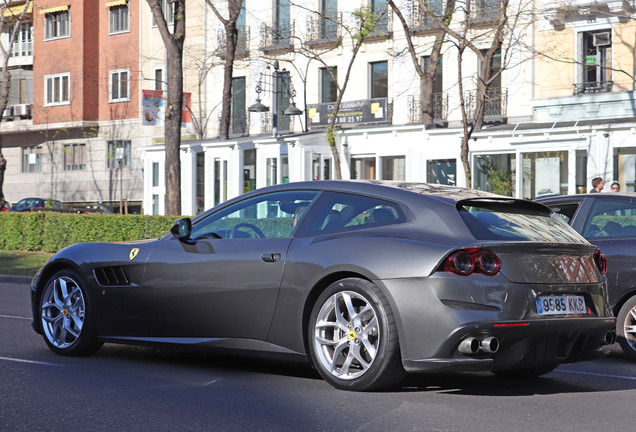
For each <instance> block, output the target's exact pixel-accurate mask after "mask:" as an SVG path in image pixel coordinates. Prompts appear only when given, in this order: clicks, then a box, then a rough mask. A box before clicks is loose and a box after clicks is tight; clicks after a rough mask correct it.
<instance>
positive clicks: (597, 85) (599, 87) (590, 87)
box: [574, 81, 614, 95]
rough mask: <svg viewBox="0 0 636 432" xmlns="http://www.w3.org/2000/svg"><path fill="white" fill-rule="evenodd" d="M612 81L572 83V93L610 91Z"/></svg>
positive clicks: (612, 84)
mask: <svg viewBox="0 0 636 432" xmlns="http://www.w3.org/2000/svg"><path fill="white" fill-rule="evenodd" d="M613 86H614V81H597V82H585V83H576V84H574V94H575V95H580V94H594V93H609V92H611V91H612V87H613Z"/></svg>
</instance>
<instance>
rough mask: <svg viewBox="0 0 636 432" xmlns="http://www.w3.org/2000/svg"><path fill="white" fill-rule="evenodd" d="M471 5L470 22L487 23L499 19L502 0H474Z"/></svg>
mask: <svg viewBox="0 0 636 432" xmlns="http://www.w3.org/2000/svg"><path fill="white" fill-rule="evenodd" d="M470 5H471V10H470V18H469V22H470V24H472V25H487V24H491V23H494V22H497V21H498V20H499V16H500V11H501V1H500V0H474V1H473V2H472V3H471V4H470Z"/></svg>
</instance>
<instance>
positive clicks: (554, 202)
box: [537, 193, 636, 360]
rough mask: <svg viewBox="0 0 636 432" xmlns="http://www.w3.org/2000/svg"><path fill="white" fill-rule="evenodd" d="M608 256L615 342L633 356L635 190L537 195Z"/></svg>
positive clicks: (635, 344)
mask: <svg viewBox="0 0 636 432" xmlns="http://www.w3.org/2000/svg"><path fill="white" fill-rule="evenodd" d="M537 201H538V202H541V203H543V204H545V205H547V206H548V207H550V208H552V209H553V210H554V211H555V212H557V213H559V214H561V215H563V216H564V218H565V219H566V220H567V221H569V223H570V225H572V228H574V229H575V230H576V231H578V232H579V233H581V235H582V236H583V237H585V238H586V239H587V240H588V241H589V242H590V243H592V244H594V245H596V246H598V247H599V248H600V249H601V251H602V252H603V253H604V254H605V255H606V256H607V283H608V290H607V291H608V298H609V301H608V303H609V306H610V308H611V309H612V311H613V313H614V315H615V316H616V317H617V320H616V333H617V336H618V342H619V343H620V345H621V347H622V348H623V351H625V354H627V355H628V356H629V357H630V358H632V359H634V360H636V194H634V193H600V194H599V193H593V194H583V195H570V196H560V197H554V198H546V199H538V200H537Z"/></svg>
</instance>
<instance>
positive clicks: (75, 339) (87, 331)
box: [39, 269, 102, 356]
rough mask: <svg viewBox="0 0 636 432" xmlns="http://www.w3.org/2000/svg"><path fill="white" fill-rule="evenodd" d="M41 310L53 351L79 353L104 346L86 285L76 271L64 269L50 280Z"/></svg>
mask: <svg viewBox="0 0 636 432" xmlns="http://www.w3.org/2000/svg"><path fill="white" fill-rule="evenodd" d="M39 312H40V325H41V326H42V336H43V337H44V341H45V342H46V344H47V345H48V346H49V348H50V349H51V351H53V352H55V353H57V354H61V355H68V356H79V355H87V354H92V353H94V352H95V351H97V350H98V349H99V348H101V346H102V344H101V343H100V342H98V341H97V336H96V332H95V324H94V322H93V316H92V310H91V306H90V301H89V297H88V291H87V289H86V284H85V282H84V281H83V279H82V278H81V277H80V276H79V275H78V274H77V273H76V272H74V271H73V270H70V269H68V270H61V271H59V272H57V273H55V274H54V275H53V276H52V277H51V278H50V279H49V280H48V281H47V283H46V285H45V287H44V290H43V291H42V296H41V297H40V306H39Z"/></svg>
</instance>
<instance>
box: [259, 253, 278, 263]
mask: <svg viewBox="0 0 636 432" xmlns="http://www.w3.org/2000/svg"><path fill="white" fill-rule="evenodd" d="M261 259H262V260H263V261H265V262H278V261H280V254H279V253H264V254H263V255H261Z"/></svg>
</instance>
